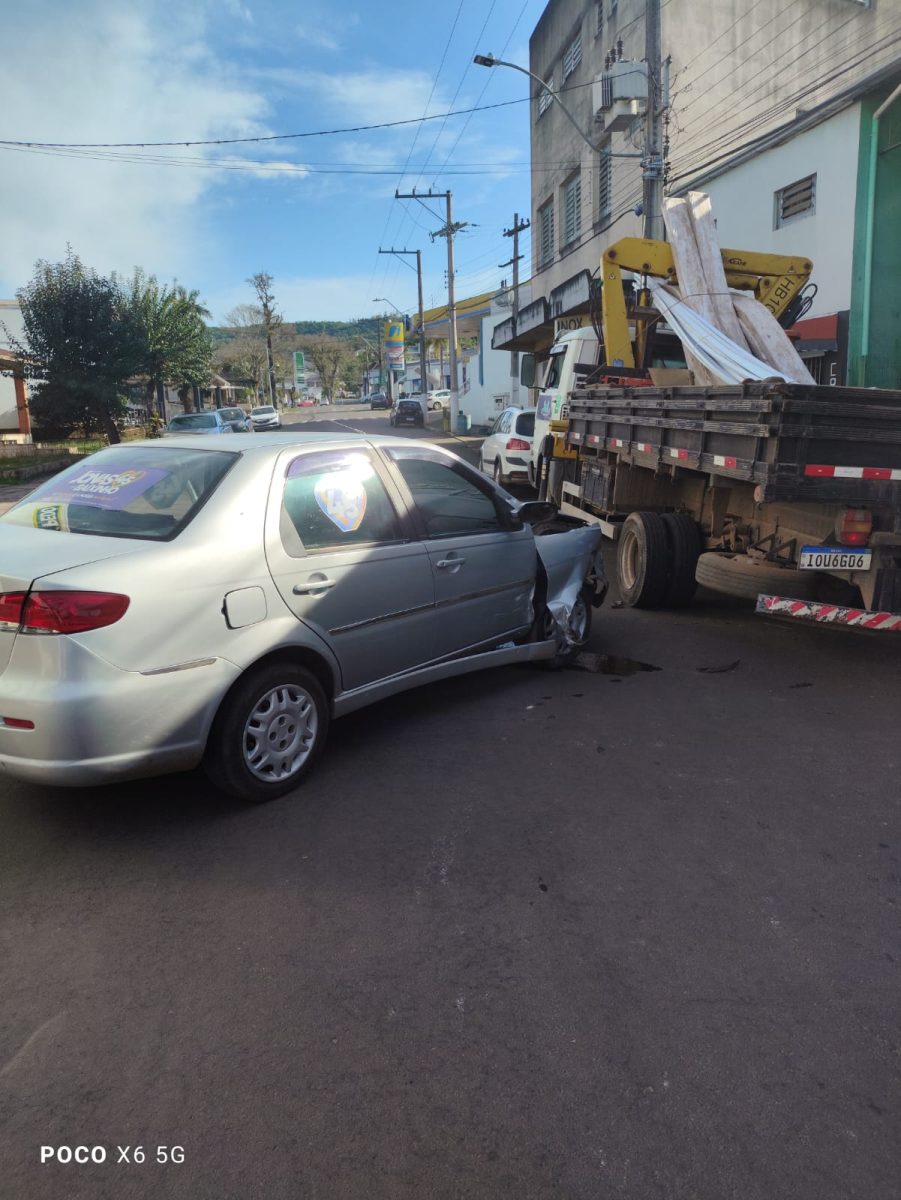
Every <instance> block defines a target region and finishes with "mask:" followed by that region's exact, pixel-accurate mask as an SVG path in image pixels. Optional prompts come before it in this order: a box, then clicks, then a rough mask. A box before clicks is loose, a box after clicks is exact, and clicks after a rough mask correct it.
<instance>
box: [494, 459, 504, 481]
mask: <svg viewBox="0 0 901 1200" xmlns="http://www.w3.org/2000/svg"><path fill="white" fill-rule="evenodd" d="M494 482H495V483H496V484H497V485H498V487H503V486H504V483H505V482H506V480H505V478H504V472H503V471H502V470H501V460H500V459H499V458H496V459H495V460H494Z"/></svg>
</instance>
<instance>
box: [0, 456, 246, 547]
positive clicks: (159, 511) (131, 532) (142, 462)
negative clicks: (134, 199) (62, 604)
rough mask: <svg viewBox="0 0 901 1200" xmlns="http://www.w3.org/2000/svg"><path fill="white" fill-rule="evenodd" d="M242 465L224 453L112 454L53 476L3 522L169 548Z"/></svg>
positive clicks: (90, 460) (87, 461)
mask: <svg viewBox="0 0 901 1200" xmlns="http://www.w3.org/2000/svg"><path fill="white" fill-rule="evenodd" d="M237 459H238V455H237V454H230V453H227V452H223V451H218V450H212V451H210V450H206V451H205V450H181V449H178V450H177V449H174V448H173V449H169V448H166V447H163V446H159V447H157V446H116V447H110V449H109V450H100V451H99V452H98V453H97V454H92V455H91V456H90V457H89V458H86V459H85V460H84V461H83V462H80V463H77V464H76V465H75V466H74V467H69V468H67V469H66V470H65V471H62V472H60V474H59V475H54V477H53V478H52V479H48V480H47V482H46V483H44V484H42V485H41V486H40V487H39V488H37V489H36V490H35V491H33V492H32V493H31V494H30V495H29V496H28V497H26V499H24V500H22V501H20V502H19V503H18V504H17V505H16V506H15V507H14V508H11V509H10V510H9V512H8V513H6V514H5V515H4V516H2V517H0V520H2V521H9V522H12V523H13V524H15V525H30V526H32V527H33V528H35V529H46V530H50V531H51V532H56V533H90V534H94V535H96V536H99V537H122V538H146V539H148V540H150V541H155V542H163V541H168V540H169V539H170V538H174V537H175V536H176V535H177V534H179V533H180V532H181V531H182V529H184V527H185V526H186V525H187V524H188V522H189V521H190V520H191V519H192V517H193V516H194V515H195V513H197V512H198V511H199V510H200V509H201V508H202V507H203V505H204V504H205V503H206V502H207V500H208V499H209V498H210V496H211V495H212V493H213V492H214V491H215V489H216V488H217V487H218V485H219V482H220V480H221V479H222V477H223V476H224V475H225V473H226V471H227V470H228V469H229V467H231V466H232V465H233V464H234V463H235V462H236V461H237Z"/></svg>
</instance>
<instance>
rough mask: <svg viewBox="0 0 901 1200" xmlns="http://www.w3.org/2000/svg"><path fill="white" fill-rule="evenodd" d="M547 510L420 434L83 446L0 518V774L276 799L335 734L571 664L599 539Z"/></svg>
mask: <svg viewBox="0 0 901 1200" xmlns="http://www.w3.org/2000/svg"><path fill="white" fill-rule="evenodd" d="M220 446H223V447H227V448H222V449H220V448H219V447H220ZM555 513H556V510H555V509H554V508H553V506H552V505H548V504H544V503H538V502H537V501H533V502H531V503H522V502H520V501H518V500H516V499H514V498H513V497H512V496H511V495H509V493H507V492H504V491H503V490H501V489H498V488H496V487H495V486H494V484H493V483H492V482H491V481H490V480H487V479H485V478H484V476H482V475H481V474H480V473H479V472H477V471H476V470H475V469H474V468H472V467H470V466H469V465H468V464H466V463H464V462H462V461H461V460H460V459H458V458H457V457H455V456H454V455H452V454H450V453H448V452H447V451H445V450H442V449H440V448H438V447H436V446H432V445H429V444H426V443H424V442H422V441H419V440H418V439H417V440H415V441H411V440H410V439H404V438H389V437H380V438H366V437H364V436H362V435H360V434H350V433H348V434H336V435H330V434H308V435H284V434H255V435H250V434H232V435H231V436H230V437H229V439H228V441H227V442H226V443H216V445H215V448H213V443H211V442H210V441H209V440H207V441H206V442H202V441H200V440H199V439H197V438H192V437H188V436H186V437H182V438H169V439H165V440H156V441H143V442H126V443H123V444H122V445H118V446H111V447H109V448H108V449H106V450H102V451H99V452H98V453H97V454H94V455H92V456H91V457H90V458H87V459H85V460H83V461H82V462H79V463H76V464H75V465H74V466H72V467H70V468H68V469H67V470H65V471H63V472H61V473H60V474H59V475H56V476H54V477H53V478H52V479H50V480H48V481H47V482H45V483H44V484H42V485H41V486H40V487H39V488H38V489H37V490H36V491H34V492H33V493H31V495H29V496H28V497H27V498H26V499H24V500H22V501H20V502H19V503H18V504H17V505H15V506H14V507H13V508H11V509H10V510H9V511H8V512H7V513H6V514H5V515H3V516H2V517H0V562H2V564H3V566H2V576H0V713H2V714H3V716H2V719H0V773H2V772H6V773H7V774H9V775H12V776H15V777H17V778H20V779H25V780H31V781H33V782H36V783H44V784H57V785H64V786H68V785H73V786H79V785H85V786H88V785H95V784H100V783H106V782H109V781H113V780H118V779H126V778H137V777H143V776H148V775H162V774H165V773H167V772H170V771H180V770H184V769H190V768H192V767H195V766H197V765H198V764H203V766H204V768H205V770H206V772H207V774H208V775H209V777H210V778H211V779H212V780H213V782H214V783H215V784H216V785H217V786H218V787H219V788H221V789H222V790H224V791H225V792H228V793H230V794H233V795H236V796H240V797H243V798H246V799H248V800H266V799H269V798H271V797H275V796H279V795H282V794H283V793H285V792H288V791H290V790H291V789H292V788H293V787H294V786H295V785H296V784H297V783H298V781H299V780H300V779H301V778H302V777H303V776H304V775H305V774H306V773H307V771H308V770H309V769H310V767H311V766H312V764H313V762H314V760H315V759H316V757H317V755H318V754H319V752H320V751H321V749H322V745H323V742H324V741H325V737H326V733H327V730H328V726H329V723H330V721H331V720H332V719H333V718H335V717H339V716H342V715H343V714H345V713H348V712H353V711H354V710H355V709H358V708H361V707H363V706H365V705H367V704H371V703H374V702H379V701H381V700H384V699H385V698H387V697H389V696H392V695H394V694H395V693H397V692H401V691H404V690H406V689H408V688H412V687H415V686H417V685H418V684H424V683H429V682H432V681H433V680H438V679H444V678H448V677H450V676H456V675H461V674H465V673H466V672H469V671H476V670H480V669H482V668H485V667H494V666H499V665H503V664H507V663H514V662H523V661H533V660H535V661H539V660H540V661H553V660H555V659H556V660H563V659H564V658H566V657H567V656H569V655H571V654H573V653H575V652H576V651H577V649H578V647H579V646H580V645H581V644H582V643H583V642H584V641H585V638H586V637H587V636H588V629H589V626H590V617H591V606H592V605H593V604H597V603H600V601H601V600H602V599H603V593H604V590H605V588H606V584H605V582H604V575H603V565H602V562H601V559H600V555H599V544H600V539H601V534H600V531H599V530H598V529H596V528H594V527H592V526H587V525H581V524H579V525H574V524H573V523H572V522H570V523H569V525H567V524H566V523H565V521H563V519H562V518H561V519H560V520H561V521H563V525H562V529H561V531H559V532H554V533H547V534H544V535H541V536H536V534H535V533H534V532H533V528H532V526H533V524H535V523H537V522H542V523H543V526H547V524H548V522H550V523H551V525H553V520H552V519H553V518H554V516H555ZM541 527H542V526H540V525H537V524H536V528H541Z"/></svg>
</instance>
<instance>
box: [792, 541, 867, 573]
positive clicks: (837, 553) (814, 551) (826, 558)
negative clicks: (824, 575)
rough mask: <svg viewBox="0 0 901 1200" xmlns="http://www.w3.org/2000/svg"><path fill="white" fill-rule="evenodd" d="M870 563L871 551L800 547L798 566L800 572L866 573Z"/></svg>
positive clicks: (828, 547)
mask: <svg viewBox="0 0 901 1200" xmlns="http://www.w3.org/2000/svg"><path fill="white" fill-rule="evenodd" d="M872 561H873V551H872V550H848V549H842V548H839V547H836V546H802V547H801V561H800V562H799V563H798V566H799V568H800V569H801V570H802V571H867V570H869V567H870V563H871V562H872Z"/></svg>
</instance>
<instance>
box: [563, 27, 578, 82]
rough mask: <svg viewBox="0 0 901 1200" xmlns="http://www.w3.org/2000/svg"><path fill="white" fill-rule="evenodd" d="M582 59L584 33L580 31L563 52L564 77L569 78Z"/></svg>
mask: <svg viewBox="0 0 901 1200" xmlns="http://www.w3.org/2000/svg"><path fill="white" fill-rule="evenodd" d="M581 61H582V35H581V33H578V34H576V36H575V38H574V40H573V41H572V43H571V44H570V45H569V46H567V48H566V50H565V51H564V53H563V78H564V79H568V78H569V76H570V75H572V73H573V71H575V69H576V67H577V66H578V65H579V63H580V62H581Z"/></svg>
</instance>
